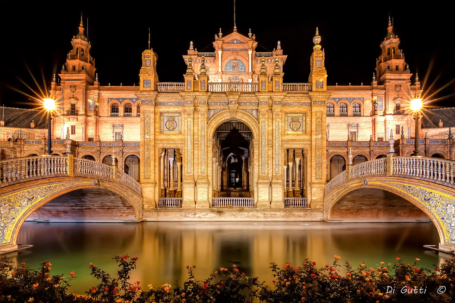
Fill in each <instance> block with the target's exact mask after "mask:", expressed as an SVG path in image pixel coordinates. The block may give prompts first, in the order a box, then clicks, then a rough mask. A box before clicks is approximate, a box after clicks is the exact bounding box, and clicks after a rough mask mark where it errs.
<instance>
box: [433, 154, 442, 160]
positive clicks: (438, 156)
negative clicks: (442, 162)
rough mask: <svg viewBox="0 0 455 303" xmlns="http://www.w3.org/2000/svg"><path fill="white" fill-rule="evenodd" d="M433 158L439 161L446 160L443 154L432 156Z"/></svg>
mask: <svg viewBox="0 0 455 303" xmlns="http://www.w3.org/2000/svg"><path fill="white" fill-rule="evenodd" d="M431 158H438V159H444V156H443V155H441V154H434V155H432V156H431Z"/></svg>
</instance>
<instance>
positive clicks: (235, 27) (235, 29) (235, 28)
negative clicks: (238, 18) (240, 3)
mask: <svg viewBox="0 0 455 303" xmlns="http://www.w3.org/2000/svg"><path fill="white" fill-rule="evenodd" d="M236 31H237V24H236V22H235V0H234V32H236Z"/></svg>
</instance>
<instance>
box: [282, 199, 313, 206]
mask: <svg viewBox="0 0 455 303" xmlns="http://www.w3.org/2000/svg"><path fill="white" fill-rule="evenodd" d="M284 207H285V208H306V207H308V200H307V198H284Z"/></svg>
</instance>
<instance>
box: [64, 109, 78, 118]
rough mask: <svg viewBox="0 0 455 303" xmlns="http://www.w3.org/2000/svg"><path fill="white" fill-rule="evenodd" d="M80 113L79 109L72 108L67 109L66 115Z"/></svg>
mask: <svg viewBox="0 0 455 303" xmlns="http://www.w3.org/2000/svg"><path fill="white" fill-rule="evenodd" d="M78 114H79V111H78V110H75V109H71V110H67V111H66V115H67V116H77V115H78Z"/></svg>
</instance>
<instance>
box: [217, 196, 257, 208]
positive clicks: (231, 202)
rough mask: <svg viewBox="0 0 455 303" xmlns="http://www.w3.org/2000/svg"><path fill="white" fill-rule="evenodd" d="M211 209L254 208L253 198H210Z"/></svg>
mask: <svg viewBox="0 0 455 303" xmlns="http://www.w3.org/2000/svg"><path fill="white" fill-rule="evenodd" d="M212 207H247V208H250V207H254V198H212Z"/></svg>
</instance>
